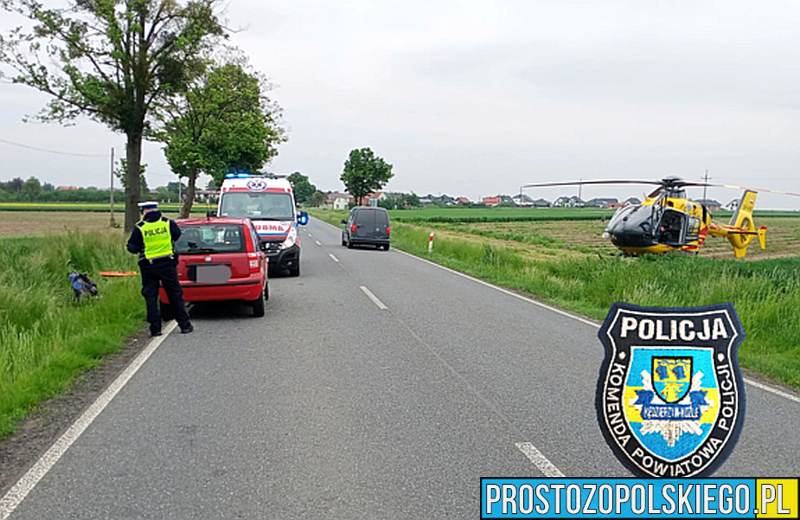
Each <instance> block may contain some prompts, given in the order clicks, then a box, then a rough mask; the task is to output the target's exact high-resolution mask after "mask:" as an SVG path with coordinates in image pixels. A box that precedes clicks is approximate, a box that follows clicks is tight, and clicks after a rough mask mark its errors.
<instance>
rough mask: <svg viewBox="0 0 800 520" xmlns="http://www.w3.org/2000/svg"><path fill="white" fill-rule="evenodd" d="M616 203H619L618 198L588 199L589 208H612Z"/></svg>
mask: <svg viewBox="0 0 800 520" xmlns="http://www.w3.org/2000/svg"><path fill="white" fill-rule="evenodd" d="M614 204H619V201H618V200H617V199H601V198H597V199H591V200H588V201H586V207H587V208H611V207H613V205H614Z"/></svg>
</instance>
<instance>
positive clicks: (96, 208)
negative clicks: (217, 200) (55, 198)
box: [0, 201, 217, 218]
mask: <svg viewBox="0 0 800 520" xmlns="http://www.w3.org/2000/svg"><path fill="white" fill-rule="evenodd" d="M159 208H160V209H161V210H162V211H165V212H168V213H178V212H179V211H180V208H181V205H180V204H177V203H165V204H160V205H159ZM209 209H213V210H216V209H217V206H216V204H212V205H211V206H207V205H206V204H195V205H194V206H193V207H192V214H193V215H194V214H198V215H205V214H206V211H207V210H209ZM0 211H84V212H85V211H89V212H97V213H110V212H111V205H110V204H109V203H108V202H103V203H96V202H0ZM114 213H115V214H116V215H117V217H118V218H124V216H125V203H124V202H122V201H121V202H118V203H116V204H114Z"/></svg>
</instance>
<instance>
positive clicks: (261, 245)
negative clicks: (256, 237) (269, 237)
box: [258, 242, 269, 253]
mask: <svg viewBox="0 0 800 520" xmlns="http://www.w3.org/2000/svg"><path fill="white" fill-rule="evenodd" d="M258 248H259V249H260V250H262V251H263V252H265V253H266V252H267V249H269V244H267V243H266V242H259V243H258Z"/></svg>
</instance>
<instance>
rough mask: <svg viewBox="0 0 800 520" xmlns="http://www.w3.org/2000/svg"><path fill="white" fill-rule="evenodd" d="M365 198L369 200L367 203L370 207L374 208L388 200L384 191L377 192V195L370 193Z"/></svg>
mask: <svg viewBox="0 0 800 520" xmlns="http://www.w3.org/2000/svg"><path fill="white" fill-rule="evenodd" d="M365 198H366V199H367V200H366V202H367V205H368V206H374V205H376V204H377V202H378V201H379V200H386V194H385V193H383V192H382V191H376V192H375V193H370V194H369V195H367V196H366V197H365ZM372 201H375V202H372Z"/></svg>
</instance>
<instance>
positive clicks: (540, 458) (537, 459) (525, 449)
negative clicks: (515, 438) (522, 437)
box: [514, 442, 564, 478]
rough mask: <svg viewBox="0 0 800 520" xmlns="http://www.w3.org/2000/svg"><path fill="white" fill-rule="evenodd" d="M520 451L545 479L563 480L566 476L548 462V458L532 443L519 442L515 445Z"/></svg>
mask: <svg viewBox="0 0 800 520" xmlns="http://www.w3.org/2000/svg"><path fill="white" fill-rule="evenodd" d="M514 446H516V447H517V448H519V451H521V452H522V453H523V454H524V455H525V456H526V457H528V460H530V461H531V462H533V465H534V466H536V467H537V468H539V471H541V472H542V473H544V476H545V477H548V478H562V477H564V474H563V473H561V471H560V470H559V469H558V468H557V467H555V465H554V464H553V463H552V462H550V461H549V460H547V457H545V456H544V455H542V452H541V451H539V450H537V449H536V447H535V446H534V445H533V444H531V443H530V442H517V443H515V444H514Z"/></svg>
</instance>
